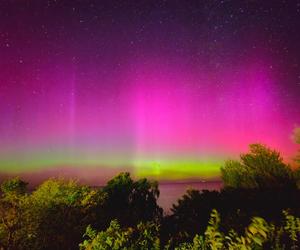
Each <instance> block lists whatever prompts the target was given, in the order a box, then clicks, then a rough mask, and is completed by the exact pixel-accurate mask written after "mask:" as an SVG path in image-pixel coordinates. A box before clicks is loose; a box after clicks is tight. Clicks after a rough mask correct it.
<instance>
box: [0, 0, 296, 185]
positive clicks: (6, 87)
mask: <svg viewBox="0 0 300 250" xmlns="http://www.w3.org/2000/svg"><path fill="white" fill-rule="evenodd" d="M272 2H273V3H272ZM299 20H300V3H299V1H255V0H254V1H229V0H228V1H140V2H139V3H133V1H90V0H88V1H63V0H57V1H51V0H49V1H33V0H30V1H1V3H0V21H1V22H0V23H1V26H0V31H1V33H0V35H1V40H0V114H1V117H0V173H3V174H11V173H32V174H33V173H35V172H39V173H42V172H43V171H53V172H51V173H52V174H53V175H55V174H56V173H57V172H59V171H60V170H61V171H64V169H66V168H71V169H73V168H74V169H76V170H74V171H76V175H78V176H79V177H80V176H85V178H87V179H88V178H92V177H93V175H97V178H98V177H101V175H103V176H105V175H107V174H108V175H109V172H110V170H111V171H112V172H114V171H117V170H122V169H125V170H128V171H130V172H132V173H133V174H134V175H136V176H149V177H155V178H158V179H182V178H203V177H216V176H218V173H219V172H218V171H219V167H220V166H221V165H222V164H223V162H224V160H226V159H228V158H236V157H238V155H239V154H240V153H242V152H245V151H246V150H247V147H248V145H249V144H250V143H256V142H259V143H263V144H266V145H268V146H270V147H272V148H275V149H277V150H279V151H280V152H281V153H282V155H283V156H284V158H285V159H286V160H287V161H289V160H290V159H292V157H293V155H294V154H295V153H296V149H297V147H296V145H295V144H294V143H293V141H292V139H291V135H292V132H293V129H294V128H295V127H296V126H297V125H299V124H300V102H299V96H300V95H299V93H300V49H299V44H298V43H299V40H300V35H299V34H300V33H299V28H300V21H299ZM70 171H71V172H72V170H70Z"/></svg>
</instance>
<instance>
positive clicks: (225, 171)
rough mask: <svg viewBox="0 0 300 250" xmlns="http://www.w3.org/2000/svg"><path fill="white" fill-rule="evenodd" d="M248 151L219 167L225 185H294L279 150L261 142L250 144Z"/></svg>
mask: <svg viewBox="0 0 300 250" xmlns="http://www.w3.org/2000/svg"><path fill="white" fill-rule="evenodd" d="M249 149H250V152H249V153H246V154H241V155H240V160H239V161H234V160H229V161H227V162H225V165H224V167H222V168H221V176H222V180H223V182H224V186H225V187H233V188H279V187H295V186H296V183H295V180H294V178H293V174H292V170H291V168H290V167H289V166H288V165H286V164H285V163H284V162H283V159H282V157H281V155H280V153H279V152H277V151H275V150H272V149H270V148H268V147H266V146H264V145H261V144H251V145H250V146H249Z"/></svg>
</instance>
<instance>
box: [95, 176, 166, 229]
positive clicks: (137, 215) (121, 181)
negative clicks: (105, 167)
mask: <svg viewBox="0 0 300 250" xmlns="http://www.w3.org/2000/svg"><path fill="white" fill-rule="evenodd" d="M103 192H104V193H105V194H106V196H107V200H106V203H105V207H104V210H103V215H104V217H105V218H103V220H106V221H107V224H106V225H105V226H106V227H107V226H108V223H109V222H110V221H111V220H113V219H117V220H118V221H119V223H120V224H121V225H122V226H132V225H136V224H137V223H139V222H141V221H150V220H159V219H160V217H161V216H162V209H161V208H160V207H159V206H158V205H157V199H158V196H159V190H158V184H157V182H150V181H148V180H147V179H145V178H144V179H140V180H138V181H134V180H132V179H131V177H130V174H129V173H121V174H119V175H117V176H116V177H114V178H113V179H112V180H110V181H109V182H108V183H107V185H106V186H105V187H104V188H103ZM100 229H103V228H100Z"/></svg>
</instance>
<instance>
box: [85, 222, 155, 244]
mask: <svg viewBox="0 0 300 250" xmlns="http://www.w3.org/2000/svg"><path fill="white" fill-rule="evenodd" d="M84 236H85V237H87V238H88V239H87V240H85V241H84V242H83V243H82V244H80V249H82V250H106V249H107V250H109V249H113V250H117V249H128V250H129V249H132V250H133V249H140V250H147V249H152V250H156V249H160V241H159V227H158V226H157V225H156V224H154V223H150V222H148V223H139V224H138V225H137V226H136V227H135V228H131V227H129V228H124V229H122V228H121V227H120V224H119V223H118V222H117V220H113V221H111V223H110V226H109V227H108V228H107V229H106V230H105V231H101V232H98V233H97V232H96V231H95V230H93V229H92V228H91V227H90V226H88V227H87V229H86V233H85V234H84Z"/></svg>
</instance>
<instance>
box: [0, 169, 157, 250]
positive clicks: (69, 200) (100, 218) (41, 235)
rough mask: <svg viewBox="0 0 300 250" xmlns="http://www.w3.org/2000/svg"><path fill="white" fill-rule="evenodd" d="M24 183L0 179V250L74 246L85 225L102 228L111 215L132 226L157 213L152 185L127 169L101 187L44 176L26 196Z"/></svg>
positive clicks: (155, 191) (66, 247) (154, 190)
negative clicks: (135, 179)
mask: <svg viewBox="0 0 300 250" xmlns="http://www.w3.org/2000/svg"><path fill="white" fill-rule="evenodd" d="M26 185H27V184H26V183H25V182H23V181H21V180H20V179H19V178H14V179H11V180H8V181H5V182H3V183H2V186H1V190H2V194H1V199H0V216H1V217H0V218H1V221H0V249H1V247H2V248H4V249H76V248H77V247H78V244H79V242H80V241H81V237H82V234H83V233H84V231H85V229H86V227H87V226H88V225H89V224H91V225H92V226H93V227H95V228H96V229H103V228H105V227H107V226H108V225H109V223H110V221H111V220H113V219H115V218H116V219H120V220H121V222H122V223H121V225H122V226H124V225H126V224H130V223H131V224H132V225H136V224H138V222H140V221H144V222H145V221H148V220H149V221H150V220H151V221H159V219H160V217H161V214H162V210H161V208H160V207H159V206H158V205H157V203H156V200H157V197H158V195H159V191H158V187H157V183H154V182H153V183H152V182H149V181H147V180H146V179H142V180H138V181H133V180H132V179H131V178H130V175H129V174H128V173H124V174H120V175H118V176H116V177H115V178H114V179H112V180H110V181H109V182H108V184H107V185H106V186H105V187H104V188H101V189H92V188H90V187H88V186H84V185H80V184H78V183H77V182H76V181H73V180H70V181H66V180H63V179H49V180H47V181H45V182H44V183H42V184H41V185H40V186H39V187H37V189H36V190H34V191H33V192H32V193H30V194H29V193H26V189H25V188H26ZM141 244H142V243H141Z"/></svg>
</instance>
